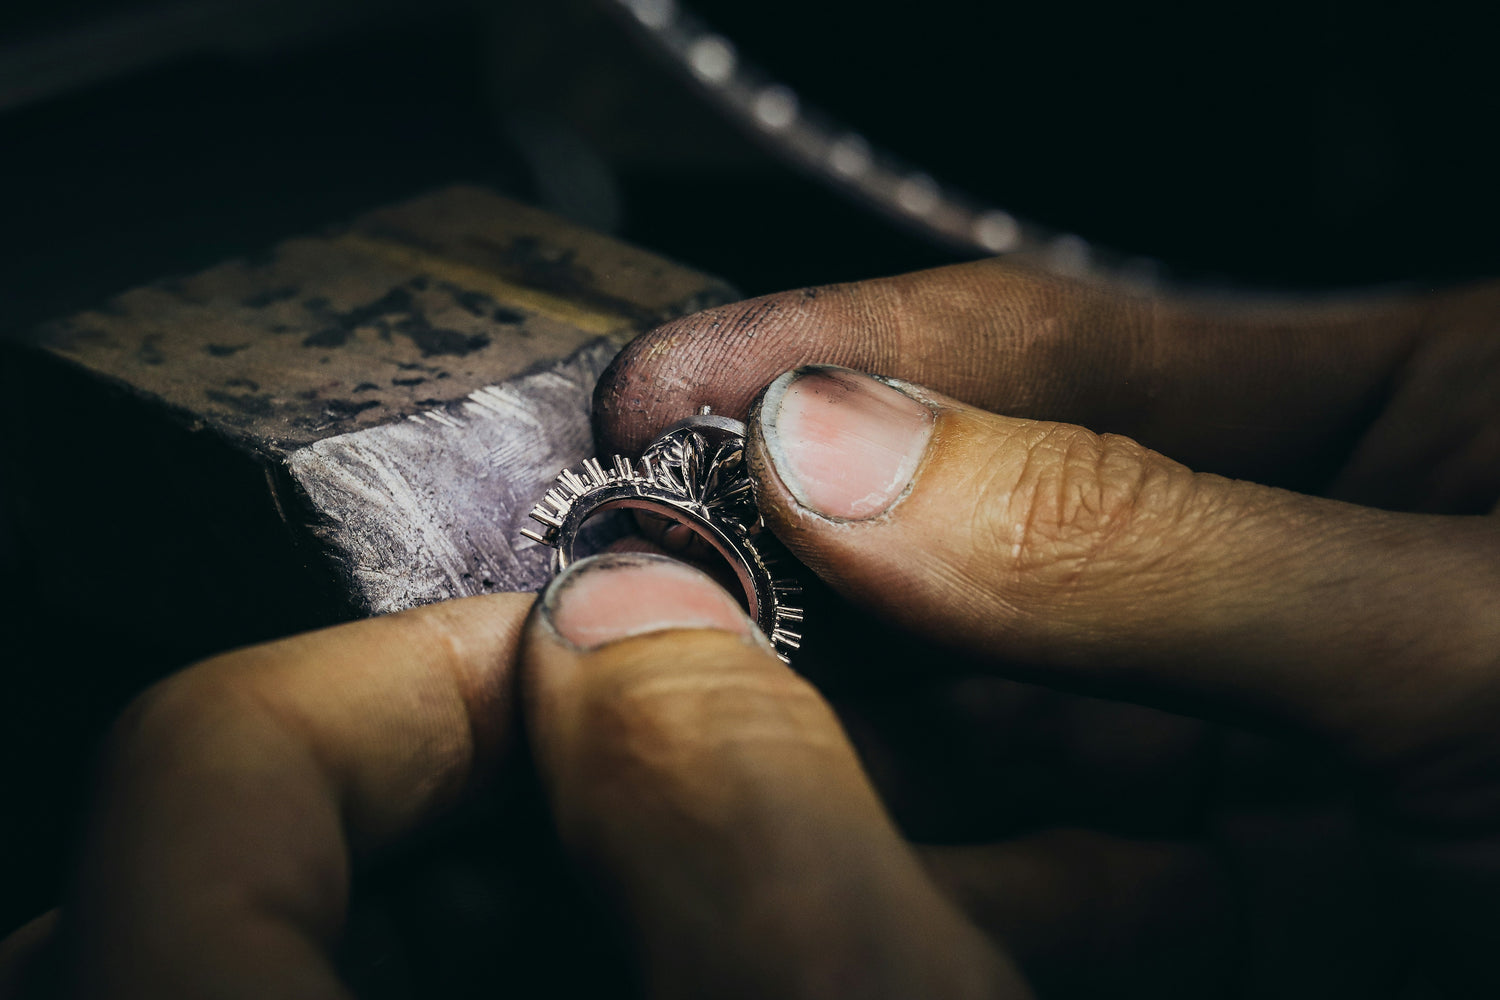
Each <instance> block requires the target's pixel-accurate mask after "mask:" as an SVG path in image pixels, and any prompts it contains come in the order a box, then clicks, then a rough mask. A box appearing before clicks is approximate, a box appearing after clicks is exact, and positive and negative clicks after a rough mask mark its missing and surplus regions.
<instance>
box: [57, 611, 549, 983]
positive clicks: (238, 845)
mask: <svg viewBox="0 0 1500 1000" xmlns="http://www.w3.org/2000/svg"><path fill="white" fill-rule="evenodd" d="M530 606H531V598H530V597H529V596H527V595H517V594H506V595H497V596H486V597H475V598H470V599H468V600H463V601H456V602H452V603H448V604H440V605H435V606H432V607H428V608H423V609H420V610H417V611H412V612H407V613H405V614H399V615H392V616H389V617H386V618H376V619H372V620H369V621H363V622H358V623H355V624H351V625H345V626H340V627H337V628H332V629H327V630H324V631H320V632H314V633H310V634H307V635H302V636H297V637H294V638H291V639H285V640H282V641H280V642H274V643H270V644H267V645H264V646H256V647H252V648H248V649H243V650H238V651H236V652H232V653H228V654H225V655H222V656H219V657H216V658H214V659H212V660H209V661H206V662H204V663H203V664H200V665H198V666H196V667H193V668H190V669H189V670H187V671H184V672H183V673H181V674H178V675H176V676H175V677H172V678H170V679H168V680H167V681H165V682H163V683H162V684H159V685H158V686H157V687H155V688H153V689H152V690H151V691H149V692H147V694H145V695H144V696H142V697H141V698H140V699H138V700H137V702H136V703H135V704H134V705H133V706H132V707H131V708H130V709H129V710H128V711H127V712H126V714H125V716H124V717H123V718H122V719H121V720H120V722H119V723H118V724H117V726H116V730H115V732H114V734H113V736H112V739H111V745H110V748H109V753H108V756H107V759H106V762H105V766H104V770H103V774H102V776H101V782H100V789H99V793H98V797H97V801H96V806H95V809H94V812H93V816H92V818H91V822H90V825H89V832H88V836H87V838H86V842H85V848H84V855H83V861H82V865H81V867H80V873H79V878H78V883H77V888H76V891H75V898H74V900H73V902H72V905H71V906H70V907H69V909H68V912H67V918H68V920H69V921H70V922H71V932H72V935H73V941H74V943H75V947H76V948H77V954H76V957H75V961H74V966H75V968H76V974H77V977H78V982H77V990H78V992H79V994H80V995H83V996H209V995H212V996H217V997H235V996H245V997H266V996H275V997H334V996H344V995H346V994H345V990H344V987H343V986H342V984H341V983H340V982H339V980H338V977H337V976H336V974H335V973H334V971H333V966H332V964H331V961H330V959H329V957H328V955H327V954H326V947H327V945H329V944H330V943H331V941H332V939H333V938H334V936H335V935H336V933H337V931H338V930H339V928H340V926H341V924H342V920H343V913H344V907H345V901H346V896H347V891H348V880H349V868H350V864H351V857H352V856H353V855H354V854H355V853H356V852H358V851H359V850H361V849H364V848H368V847H372V846H376V845H378V844H380V843H383V842H386V841H388V840H390V839H391V838H393V837H396V836H398V835H400V834H402V833H404V832H406V831H408V830H410V829H412V828H413V827H415V826H417V825H418V824H420V823H421V822H422V821H423V820H424V819H426V818H428V817H430V816H432V815H433V814H434V813H435V812H438V811H439V810H441V809H442V808H443V807H444V806H446V805H448V804H450V803H452V802H453V801H454V800H455V799H456V798H458V797H459V796H460V795H461V794H462V792H463V791H464V790H465V789H467V788H469V787H471V786H472V785H473V784H474V783H475V782H476V781H477V780H478V779H479V778H480V777H481V776H482V775H483V774H484V773H486V772H487V771H489V770H491V769H493V768H494V767H495V766H496V765H497V764H498V763H499V761H500V760H501V759H502V758H503V756H504V754H505V748H506V746H507V744H508V743H509V741H510V739H511V731H512V728H513V727H512V708H513V698H512V693H511V692H512V680H513V669H512V667H513V660H514V653H515V648H516V642H517V636H518V634H519V630H520V626H521V623H522V621H523V620H524V618H525V616H526V614H527V612H528V610H529V608H530Z"/></svg>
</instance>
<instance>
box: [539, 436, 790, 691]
mask: <svg viewBox="0 0 1500 1000" xmlns="http://www.w3.org/2000/svg"><path fill="white" fill-rule="evenodd" d="M619 508H630V509H635V510H646V511H651V512H652V513H655V514H661V515H663V516H665V517H667V518H669V519H671V520H673V521H676V522H677V523H679V524H682V525H684V526H686V527H687V528H689V529H691V530H692V531H693V532H694V533H696V534H697V535H698V536H699V537H701V538H702V539H704V541H706V542H708V543H709V544H710V545H712V546H713V547H714V548H715V549H716V550H717V551H718V552H719V554H720V555H721V556H723V557H724V559H725V560H726V561H727V562H728V563H729V565H730V567H731V568H732V569H733V570H734V572H735V576H736V577H738V579H739V582H740V586H741V587H742V588H743V589H744V592H745V600H746V603H747V604H748V605H749V610H750V617H751V618H753V619H755V623H756V624H757V625H758V626H760V630H761V631H762V632H764V633H765V634H766V635H767V636H768V637H769V638H770V640H771V645H772V647H773V648H774V649H775V650H776V655H777V656H779V657H781V659H782V661H783V662H790V661H791V660H790V657H791V651H792V650H794V649H798V648H800V646H801V644H802V635H801V632H800V631H799V630H800V629H801V627H802V620H803V609H802V608H801V607H800V606H799V605H798V604H796V603H793V602H795V601H797V600H798V599H799V598H800V595H801V593H802V588H801V587H799V586H798V585H797V583H796V581H795V580H794V579H792V578H791V577H790V576H788V575H778V574H779V571H780V570H781V567H782V566H783V563H784V560H785V558H786V557H785V554H784V552H783V551H782V549H781V547H780V545H779V544H778V543H777V542H776V539H775V536H773V535H772V534H771V533H770V531H768V530H767V529H766V526H765V521H764V520H763V519H762V518H761V516H760V511H759V510H757V509H756V506H755V498H754V496H753V494H752V493H751V488H750V476H749V472H748V470H747V469H746V468H745V425H744V424H742V423H740V422H739V421H738V420H732V419H730V418H728V417H720V416H715V415H714V414H713V412H712V410H710V408H709V407H707V406H704V407H702V408H700V409H699V411H698V413H697V414H696V415H694V416H691V417H688V418H687V419H686V420H681V421H678V422H677V423H675V424H673V425H672V426H671V427H669V428H667V429H666V431H664V432H663V433H662V434H661V436H660V437H658V438H657V439H656V440H655V441H653V442H651V444H650V445H649V446H648V447H647V448H646V450H645V452H644V453H643V454H642V455H641V458H640V461H639V463H638V464H637V463H632V462H631V461H630V460H629V459H627V458H625V457H624V456H623V455H614V456H612V457H611V458H610V459H609V461H608V464H607V465H606V464H604V463H602V462H600V461H599V459H597V458H590V459H585V460H584V462H583V465H582V466H581V467H580V468H579V469H578V471H576V472H575V471H574V470H573V469H564V470H563V471H562V472H561V473H559V474H558V476H557V479H556V480H555V481H554V482H553V484H552V488H551V489H549V490H547V493H546V495H545V496H544V497H543V498H542V500H541V501H540V502H539V503H537V505H536V506H535V507H533V508H532V509H531V519H532V520H533V521H536V522H537V523H538V524H540V525H541V526H542V530H541V531H540V532H536V531H532V530H531V529H529V528H523V529H522V530H521V534H522V535H524V536H525V537H527V538H529V539H531V540H532V541H534V542H540V543H541V544H542V545H546V546H548V547H550V548H551V549H552V550H553V551H552V572H553V574H554V575H555V574H557V573H561V572H562V571H563V570H565V569H567V568H568V566H569V564H571V563H572V562H573V561H574V554H573V546H574V543H575V541H576V539H577V537H578V532H579V529H580V528H582V527H583V525H584V522H586V521H588V520H589V519H590V518H591V517H593V516H594V515H595V514H598V513H600V512H602V511H605V510H613V509H619Z"/></svg>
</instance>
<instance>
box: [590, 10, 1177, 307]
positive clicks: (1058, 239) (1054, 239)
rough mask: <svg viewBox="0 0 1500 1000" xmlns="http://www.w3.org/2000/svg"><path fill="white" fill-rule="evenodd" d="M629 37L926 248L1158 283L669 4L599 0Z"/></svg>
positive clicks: (1131, 262)
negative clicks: (979, 195)
mask: <svg viewBox="0 0 1500 1000" xmlns="http://www.w3.org/2000/svg"><path fill="white" fill-rule="evenodd" d="M606 3H607V4H608V5H609V6H610V7H613V8H615V9H616V10H617V11H618V12H619V13H621V14H622V15H624V19H625V20H626V21H627V22H628V23H629V24H631V25H632V26H633V28H634V31H635V33H636V34H637V35H638V36H639V37H641V38H642V39H643V40H644V41H645V42H646V44H647V45H649V46H650V47H651V48H652V49H654V50H655V51H656V52H657V53H658V54H659V55H660V56H662V57H663V58H664V59H666V60H667V61H668V62H670V63H671V64H673V65H674V66H675V67H676V68H677V70H678V72H679V75H680V76H682V77H683V78H685V79H686V80H688V81H690V82H691V83H692V84H694V85H695V86H696V87H697V88H698V90H699V91H700V92H702V93H703V94H704V95H705V96H706V97H707V98H708V99H709V100H710V101H712V102H713V104H714V106H715V107H717V108H718V109H719V110H720V111H722V112H723V113H724V114H725V115H726V116H727V117H728V118H730V119H731V120H732V121H734V122H735V123H736V124H737V125H739V126H740V128H741V129H742V130H744V131H745V132H747V133H749V134H750V135H752V136H753V137H756V138H758V139H759V140H760V141H762V142H763V143H764V144H765V145H767V146H768V147H770V148H771V149H773V150H774V151H776V152H777V153H778V154H779V155H780V156H781V157H782V158H783V159H785V160H788V161H790V162H791V163H793V164H795V165H797V166H799V167H801V168H803V169H804V170H807V171H809V172H810V173H812V174H814V175H816V176H817V177H818V178H820V179H821V180H822V181H823V182H824V183H826V184H828V185H829V186H830V187H833V188H834V189H836V190H838V191H840V192H843V193H844V194H846V195H849V196H852V197H854V198H855V199H857V200H859V201H861V202H863V203H865V204H867V205H870V206H871V207H873V208H875V209H877V210H879V211H880V212H882V213H883V214H885V215H886V216H888V217H890V218H891V219H892V220H894V221H895V222H897V223H899V224H901V225H903V226H905V227H907V228H909V229H912V230H914V231H916V232H919V233H921V234H922V235H924V236H926V237H927V238H928V239H930V240H932V241H933V242H935V243H937V244H939V245H941V246H944V247H947V248H949V249H951V250H955V251H958V252H960V253H966V254H976V255H982V256H989V255H994V254H1021V255H1025V256H1026V257H1028V258H1031V259H1033V260H1035V261H1036V262H1038V263H1039V264H1041V265H1042V266H1044V267H1046V268H1048V269H1049V270H1052V271H1056V272H1058V273H1061V274H1065V275H1068V276H1071V277H1085V276H1088V277H1096V278H1102V279H1108V280H1112V281H1117V282H1122V283H1125V284H1128V285H1131V286H1135V287H1150V286H1154V285H1156V284H1157V283H1158V282H1159V281H1160V280H1161V279H1162V278H1163V276H1164V275H1163V270H1164V268H1163V265H1162V264H1161V262H1159V261H1157V260H1154V259H1151V258H1146V257H1130V256H1125V255H1121V254H1117V253H1114V252H1112V251H1110V250H1108V249H1106V248H1104V247H1100V246H1097V245H1095V244H1093V243H1090V242H1089V241H1088V240H1086V239H1084V238H1083V237H1081V236H1079V235H1077V234H1075V233H1068V232H1060V231H1057V230H1054V229H1049V228H1047V227H1045V226H1042V225H1038V224H1036V223H1034V222H1029V221H1024V220H1021V219H1018V218H1017V217H1016V216H1015V215H1013V214H1012V213H1010V212H1008V211H1006V210H1005V209H1003V208H1001V207H999V206H996V205H990V204H986V203H984V202H982V201H980V200H979V199H976V198H974V197H972V196H970V195H968V194H967V193H965V192H963V191H959V190H957V189H955V188H952V187H950V186H948V185H945V184H944V183H942V181H941V180H939V179H937V178H934V177H933V176H931V175H930V174H928V173H926V172H925V171H923V170H922V169H921V168H919V167H918V166H916V165H914V164H912V163H909V162H906V161H905V160H902V159H901V158H899V157H897V156H895V155H893V154H891V153H889V152H887V151H885V150H881V149H878V148H876V147H875V146H874V145H872V144H871V142H870V141H869V140H868V139H867V138H866V137H865V136H864V135H862V134H860V133H859V132H858V131H857V130H855V129H851V128H849V127H847V126H846V125H844V124H843V123H842V122H840V121H839V120H838V119H837V118H836V117H834V116H832V115H830V114H828V113H826V112H824V111H822V110H820V109H818V108H814V107H809V106H808V105H807V104H806V103H805V102H803V101H802V99H801V98H800V97H799V96H798V94H797V92H796V90H795V89H793V88H792V87H790V86H788V85H787V84H786V83H785V82H784V81H781V80H777V79H775V78H773V77H771V76H770V75H769V74H767V73H766V72H764V71H763V70H761V69H760V68H759V67H757V66H756V65H755V64H754V63H753V62H752V61H750V60H748V59H747V58H745V56H744V55H743V54H742V53H740V52H739V51H738V49H737V48H736V47H735V45H734V43H733V41H732V40H730V39H728V38H726V37H724V36H723V35H720V34H718V33H717V32H715V31H714V30H713V28H712V27H711V26H709V25H708V24H707V23H705V22H704V21H703V20H702V19H701V18H699V17H697V16H696V15H695V14H693V13H692V11H690V10H688V9H687V7H686V6H684V5H683V4H682V3H680V2H678V0H606Z"/></svg>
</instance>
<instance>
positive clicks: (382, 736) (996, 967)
mask: <svg viewBox="0 0 1500 1000" xmlns="http://www.w3.org/2000/svg"><path fill="white" fill-rule="evenodd" d="M532 606H533V602H532V600H531V599H530V598H529V597H526V596H521V595H501V596H496V597H481V598H472V599H469V600H464V601H457V602H453V603H450V604H445V605H439V606H435V607H432V608H427V609H423V610H420V611H415V612H408V613H406V614H401V615H393V616H390V617H387V618H379V619H374V620H371V621H367V622H361V623H357V624H353V625H347V626H342V627H339V628H334V629H328V630H325V631H322V632H317V633H312V634H309V635H303V636H298V637H295V638H292V639H287V640H283V641H280V642H276V643H272V644H269V645H265V646H259V647H254V648H250V649H245V650H240V651H237V652H233V653H229V654H225V655H223V656H220V657H216V658H214V659H212V660H209V661H207V662H205V663H203V664H200V665H198V666H195V667H192V668H190V669H188V670H186V671H184V672H183V673H181V674H179V675H177V676H175V677H173V678H171V679H169V680H166V681H164V682H162V683H161V684H159V685H157V686H156V687H154V688H153V689H151V690H150V691H148V692H147V693H146V694H145V695H143V696H142V697H141V698H140V699H138V700H137V702H136V703H135V704H134V705H133V706H132V707H131V709H130V710H129V711H128V712H127V713H126V714H125V716H124V717H123V718H122V719H121V720H120V722H119V723H118V725H117V727H116V730H115V732H114V734H113V737H112V739H111V743H110V747H109V750H108V754H107V758H106V764H105V767H104V769H103V772H102V774H101V781H100V789H99V792H98V795H97V800H96V803H95V808H94V814H93V818H92V821H91V823H90V831H89V836H88V838H87V842H86V845H85V848H84V852H83V858H82V861H81V863H80V868H79V871H78V874H77V879H76V882H77V892H76V895H75V898H74V899H73V900H72V901H71V903H70V904H69V906H68V908H67V910H66V912H65V917H64V927H65V930H66V937H67V939H68V940H67V943H68V946H69V949H70V953H69V961H68V965H69V967H70V970H71V974H72V975H73V977H74V981H73V982H72V984H71V986H72V988H73V991H74V992H76V994H77V995H79V996H88V997H135V996H140V997H163V996H219V997H233V996H244V997H257V998H259V997H337V996H344V995H346V991H345V989H344V987H343V985H342V984H341V983H340V981H339V979H338V976H337V974H336V972H335V969H336V963H335V960H334V957H333V951H334V943H335V942H336V940H337V939H338V937H339V933H340V929H341V927H342V924H343V920H344V910H345V906H346V901H347V898H348V895H349V881H350V872H351V868H352V867H353V866H354V864H355V862H356V861H357V860H358V859H360V858H362V857H366V856H368V855H369V854H370V852H372V851H375V850H378V849H380V848H381V847H382V846H385V845H389V844H390V843H392V842H393V841H395V840H397V839H399V838H402V837H405V836H408V835H409V834H411V833H412V832H414V831H415V830H416V829H417V828H419V827H420V826H422V825H424V824H426V823H428V822H429V821H430V820H431V819H432V818H433V817H434V816H436V815H438V814H439V813H441V812H443V811H444V810H446V809H448V808H449V807H451V806H452V805H453V804H454V803H455V802H456V801H457V800H459V799H460V798H462V797H464V796H465V795H469V794H473V793H474V792H475V791H476V790H477V789H482V788H483V787H484V785H485V783H486V776H492V775H493V774H494V773H495V772H496V771H497V770H498V769H500V768H502V767H504V766H506V764H507V762H508V761H512V760H513V757H514V755H513V754H512V753H511V752H510V751H511V749H512V746H511V744H512V742H513V740H514V737H515V730H516V726H515V723H516V721H517V720H516V718H515V713H514V711H513V708H514V701H515V697H514V695H515V692H516V685H515V681H516V680H517V678H518V672H517V671H516V670H515V669H514V668H515V667H516V666H517V665H518V664H519V666H520V668H521V669H520V671H519V679H520V681H521V687H520V691H521V692H522V693H523V694H524V699H525V701H526V707H527V729H528V731H529V732H530V734H531V737H532V740H533V744H534V756H535V760H536V763H537V767H538V771H539V774H540V777H541V779H542V783H543V785H544V787H545V789H546V792H547V795H548V798H549V799H550V803H551V808H552V812H553V817H554V820H555V822H556V825H557V829H558V830H559V831H560V833H561V835H562V837H563V839H564V841H565V843H566V844H567V845H568V847H569V848H570V849H571V852H572V854H573V856H574V857H575V858H576V859H577V860H578V862H579V863H580V864H582V865H583V866H584V867H585V869H586V870H587V871H588V873H589V874H590V875H591V876H593V877H594V878H595V879H597V881H598V882H599V883H600V884H601V886H602V887H603V888H604V889H605V891H606V898H608V899H609V900H610V901H611V902H613V904H614V905H615V908H616V910H617V911H618V912H619V913H620V915H621V917H622V918H623V920H624V922H625V924H626V925H627V926H628V927H630V928H631V929H632V932H633V933H632V939H633V940H634V941H636V942H638V944H639V947H640V950H641V968H642V971H643V974H644V978H645V984H646V986H647V991H648V994H649V995H652V996H664V997H671V996H784V997H796V996H810V997H811V996H826V997H834V996H849V995H859V996H891V997H910V996H953V997H967V996H975V997H978V996H1010V997H1021V996H1025V995H1026V991H1025V987H1024V986H1023V985H1022V984H1021V982H1020V980H1019V978H1018V977H1017V975H1016V973H1015V972H1014V970H1013V969H1012V968H1011V966H1010V964H1009V963H1008V962H1007V961H1006V959H1005V958H1004V957H1003V956H1002V955H1001V954H1000V953H999V952H998V951H997V950H995V949H994V948H993V947H992V946H991V945H990V944H989V942H988V941H987V940H986V939H985V938H984V936H983V935H982V934H981V933H980V932H979V931H978V930H977V929H976V928H975V927H974V926H973V925H972V924H971V923H969V922H968V921H967V920H966V919H965V918H964V917H963V916H961V915H960V913H959V912H958V910H957V909H956V907H954V906H953V905H952V904H951V903H950V902H949V901H948V900H947V899H946V898H945V897H944V896H943V895H942V894H941V893H940V892H939V891H938V890H937V888H936V887H935V885H934V884H933V882H932V881H931V879H930V878H929V877H928V876H927V874H926V873H925V871H924V870H923V868H922V866H921V864H920V862H919V861H918V859H917V856H916V854H915V853H914V852H913V851H912V850H911V848H910V847H909V846H908V845H907V844H906V843H905V841H903V840H902V839H901V837H900V836H899V835H898V834H897V833H896V832H895V830H894V828H893V827H892V826H891V824H890V822H889V820H888V819H887V817H886V815H885V812H884V810H883V809H882V808H881V806H880V803H879V801H878V800H877V798H876V796H875V794H874V792H873V790H872V789H871V787H870V785H869V783H868V781H867V780H866V779H865V777H864V775H863V773H862V771H861V769H860V767H859V764H858V761H857V758H856V756H855V754H854V752H853V750H852V748H851V747H850V746H849V744H848V742H847V740H846V739H845V737H844V736H843V733H842V731H841V730H840V728H839V726H838V723H837V721H836V719H835V717H834V715H833V713H832V712H831V711H829V709H828V708H827V706H826V704H825V703H824V702H823V701H822V699H821V698H820V697H819V696H818V695H817V693H816V692H815V691H814V690H813V689H812V687H811V686H809V685H808V684H807V683H806V682H804V681H802V680H800V679H799V678H798V677H797V676H796V675H795V674H793V673H792V672H791V671H790V670H788V669H787V668H786V667H785V665H783V664H782V663H781V662H780V661H779V660H778V659H776V657H775V655H774V654H773V653H772V652H771V651H770V649H769V647H768V645H767V643H766V641H765V639H764V638H763V637H762V636H761V635H760V633H759V632H758V631H757V629H756V628H755V626H754V625H753V623H751V622H750V620H749V619H748V618H746V616H745V615H744V613H743V612H742V611H741V610H740V608H739V606H738V604H737V603H736V602H735V601H734V599H733V598H732V597H730V596H729V595H728V594H727V593H725V591H724V590H723V589H722V588H720V587H719V586H718V585H717V584H715V583H714V582H713V581H712V580H711V579H710V578H708V577H707V576H705V575H703V574H701V573H699V572H698V571H697V570H694V569H692V568H691V567H688V566H686V565H685V564H682V563H680V562H677V561H675V560H671V559H667V558H665V557H661V556H647V555H639V554H635V555H612V556H605V557H600V558H597V559H591V560H584V561H582V562H580V563H577V564H575V565H574V566H573V567H572V568H570V570H569V571H568V573H566V574H564V575H563V576H562V577H560V578H559V579H558V580H556V581H554V583H553V584H552V585H551V586H550V587H549V588H548V591H547V592H546V594H545V595H544V599H543V601H542V602H541V604H540V606H539V609H538V611H537V612H536V613H534V614H531V617H530V618H529V620H528V619H527V618H526V616H527V615H528V613H529V609H531V608H532ZM518 647H519V652H518ZM516 860H517V862H518V863H525V861H526V859H516ZM27 937H32V938H35V937H36V935H27V934H24V933H23V934H22V935H20V938H21V939H22V940H19V941H18V942H17V943H16V944H14V945H13V946H12V947H10V948H8V949H7V950H8V951H9V952H10V958H11V962H10V965H9V968H0V985H4V984H5V983H6V982H9V983H10V987H11V988H14V987H15V985H16V984H17V983H18V982H19V981H20V979H21V978H23V977H21V976H18V975H17V973H18V972H20V971H23V970H20V969H19V968H18V966H20V965H21V964H22V962H23V960H24V958H25V957H26V956H25V955H24V954H21V952H23V951H24V950H26V946H28V945H30V946H31V947H32V948H34V947H35V944H36V942H35V941H34V940H32V941H30V942H28V941H25V940H24V939H25V938H27ZM4 964H5V963H0V965H4ZM7 973H9V977H8V978H7V975H6V974H7ZM494 985H495V988H497V989H503V988H504V985H505V984H504V983H499V982H497V983H495V984H494ZM7 995H10V994H9V993H8V992H7Z"/></svg>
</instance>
